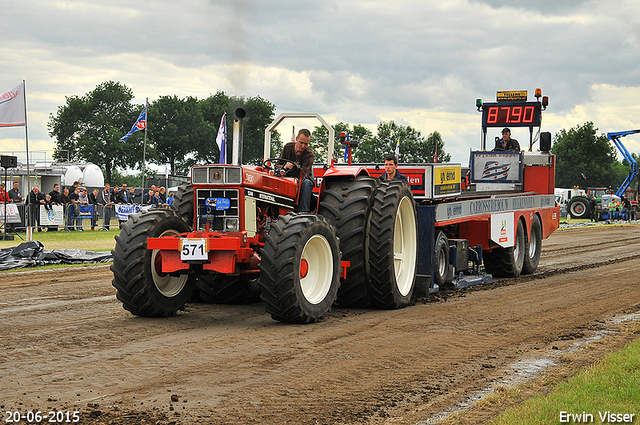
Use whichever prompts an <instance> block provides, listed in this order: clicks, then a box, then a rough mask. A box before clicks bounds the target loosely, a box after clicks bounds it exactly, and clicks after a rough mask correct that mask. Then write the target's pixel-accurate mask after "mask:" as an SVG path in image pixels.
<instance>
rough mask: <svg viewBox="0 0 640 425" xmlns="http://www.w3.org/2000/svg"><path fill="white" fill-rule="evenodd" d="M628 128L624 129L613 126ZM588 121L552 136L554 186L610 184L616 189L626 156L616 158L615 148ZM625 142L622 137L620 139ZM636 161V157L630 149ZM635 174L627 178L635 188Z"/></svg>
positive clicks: (626, 168) (626, 171) (625, 172)
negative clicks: (630, 178)
mask: <svg viewBox="0 0 640 425" xmlns="http://www.w3.org/2000/svg"><path fill="white" fill-rule="evenodd" d="M618 130H628V129H616V131H618ZM597 133H598V129H597V128H596V127H595V125H594V123H593V122H591V121H588V122H586V123H584V124H583V125H577V126H575V127H573V128H570V129H569V130H565V129H561V130H560V131H559V132H558V133H557V134H556V135H555V137H554V143H553V148H552V149H551V151H552V153H554V154H555V155H556V187H564V188H571V187H574V186H578V187H581V188H587V187H610V188H611V189H613V190H616V189H617V188H618V187H619V186H620V185H621V184H622V182H623V181H624V179H625V178H626V177H627V176H628V174H629V171H630V167H629V164H628V163H627V161H626V160H624V159H623V160H622V161H618V159H617V149H616V147H615V146H614V145H613V143H611V141H609V139H608V138H607V136H606V135H605V134H600V135H598V134H597ZM621 140H622V143H623V144H624V143H625V140H624V138H623V139H621ZM631 155H632V156H633V158H634V159H635V160H636V161H638V160H640V157H639V156H638V155H637V154H635V153H632V154H631ZM637 186H638V180H637V177H636V178H635V179H634V180H633V181H632V182H631V186H630V187H632V188H637Z"/></svg>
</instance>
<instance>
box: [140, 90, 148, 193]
mask: <svg viewBox="0 0 640 425" xmlns="http://www.w3.org/2000/svg"><path fill="white" fill-rule="evenodd" d="M148 106H149V98H148V97H147V98H145V100H144V108H145V110H146V111H147V113H146V116H145V121H146V122H145V126H144V147H143V149H142V193H141V195H140V196H143V197H144V172H145V170H146V168H147V125H148V124H149V108H148ZM140 203H142V199H140Z"/></svg>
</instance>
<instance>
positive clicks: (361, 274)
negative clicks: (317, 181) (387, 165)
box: [318, 177, 378, 307]
mask: <svg viewBox="0 0 640 425" xmlns="http://www.w3.org/2000/svg"><path fill="white" fill-rule="evenodd" d="M377 186H378V179H375V178H373V177H357V178H354V179H351V180H337V181H330V182H328V183H327V188H326V189H325V190H324V191H323V194H322V200H321V201H320V209H319V211H318V213H319V214H320V215H322V216H324V217H325V218H327V219H328V220H329V222H330V223H331V224H333V225H334V226H335V227H336V232H337V235H338V238H339V239H340V250H341V251H342V260H343V261H349V262H350V265H349V268H348V269H347V277H346V279H343V278H341V279H340V288H339V289H338V300H337V304H338V305H339V306H340V307H366V306H367V305H368V304H369V295H368V290H367V285H368V264H367V263H368V259H369V252H368V249H369V220H370V218H371V205H372V203H373V193H374V192H375V190H376V188H377Z"/></svg>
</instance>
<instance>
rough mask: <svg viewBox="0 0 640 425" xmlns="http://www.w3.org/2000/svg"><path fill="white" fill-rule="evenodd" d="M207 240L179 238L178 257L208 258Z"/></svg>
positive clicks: (190, 258) (184, 259)
mask: <svg viewBox="0 0 640 425" xmlns="http://www.w3.org/2000/svg"><path fill="white" fill-rule="evenodd" d="M208 242H209V240H208V239H205V238H201V239H181V240H180V259H181V260H183V261H187V260H208V259H209V243H208Z"/></svg>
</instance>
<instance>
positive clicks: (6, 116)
mask: <svg viewBox="0 0 640 425" xmlns="http://www.w3.org/2000/svg"><path fill="white" fill-rule="evenodd" d="M24 98H25V96H24V81H23V82H22V83H20V84H18V85H17V86H16V87H14V88H13V89H12V90H9V91H8V92H6V93H3V94H2V95H1V96H0V127H20V126H26V125H27V117H26V115H27V114H26V109H25V106H24Z"/></svg>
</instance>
